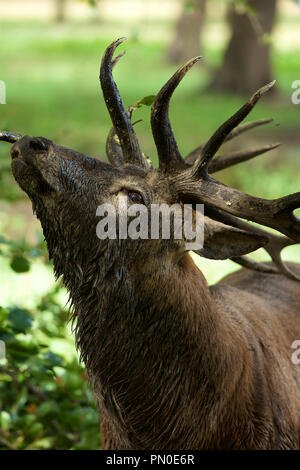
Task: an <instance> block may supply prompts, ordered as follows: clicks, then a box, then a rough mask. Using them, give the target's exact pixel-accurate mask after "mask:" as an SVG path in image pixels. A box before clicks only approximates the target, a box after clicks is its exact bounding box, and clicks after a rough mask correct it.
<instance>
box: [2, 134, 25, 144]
mask: <svg viewBox="0 0 300 470" xmlns="http://www.w3.org/2000/svg"><path fill="white" fill-rule="evenodd" d="M22 137H23V136H22V135H21V134H12V133H11V132H6V131H0V140H1V141H3V142H8V143H10V144H14V143H15V142H17V140H19V139H21V138H22Z"/></svg>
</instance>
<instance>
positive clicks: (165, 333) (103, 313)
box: [71, 254, 231, 449]
mask: <svg viewBox="0 0 300 470" xmlns="http://www.w3.org/2000/svg"><path fill="white" fill-rule="evenodd" d="M110 259H111V257H110ZM117 259H119V258H117V257H116V258H115V260H116V261H115V262H112V263H111V267H110V269H107V270H106V271H105V273H102V274H101V276H100V275H99V276H98V278H97V277H96V278H95V277H93V276H92V275H91V273H86V275H85V276H84V278H85V279H86V281H85V282H84V283H82V284H81V285H80V286H77V288H76V289H75V290H74V291H73V292H72V291H71V298H72V302H73V306H74V314H75V317H76V340H77V343H78V346H79V349H80V351H81V359H82V360H83V361H84V363H85V365H86V368H87V371H88V375H89V378H90V380H91V383H92V386H93V388H94V391H95V395H96V397H97V400H98V401H99V404H100V407H101V409H105V412H106V413H107V414H108V415H109V422H110V426H112V427H114V435H115V436H119V442H118V448H131V446H133V448H143V449H145V448H156V447H155V445H158V442H160V443H161V442H162V440H161V439H162V433H166V439H165V442H166V445H167V446H169V447H168V448H172V438H173V437H174V438H175V436H176V435H177V437H176V439H177V440H176V442H177V444H176V445H178V436H179V435H180V434H182V435H184V433H189V432H190V430H191V422H193V420H194V414H195V409H197V408H199V410H197V420H198V421H197V423H195V426H196V428H197V429H198V428H199V419H200V418H201V415H203V418H204V417H205V416H207V409H206V407H207V406H209V403H212V402H213V401H214V400H216V397H217V395H218V394H219V393H220V384H221V383H222V385H223V382H224V376H225V375H226V371H225V370H224V367H225V368H226V365H225V366H224V362H223V361H222V360H220V358H224V357H228V354H227V353H226V354H224V350H223V349H222V348H223V347H225V348H226V347H228V346H226V344H227V345H228V344H231V341H230V338H228V337H227V336H226V325H225V324H224V320H223V319H222V316H221V315H220V314H219V313H218V310H217V309H216V308H215V306H214V303H213V300H212V299H211V297H210V293H209V289H208V286H207V284H206V281H205V279H204V277H203V275H202V274H201V272H200V271H199V270H198V268H197V267H196V266H195V265H194V263H193V261H192V260H191V258H190V256H189V255H187V254H186V255H184V257H183V258H182V259H181V261H180V262H179V263H177V264H176V265H175V266H174V265H173V266H172V269H171V266H167V265H166V264H165V265H164V271H162V265H163V263H161V262H160V263H159V269H158V266H157V269H156V266H155V265H154V266H153V265H152V266H151V267H150V264H151V263H143V266H148V267H145V268H144V270H142V266H137V265H136V264H133V267H130V266H128V265H127V266H126V265H125V264H123V265H121V264H120V263H118V262H117ZM98 269H99V268H98ZM95 275H96V274H95ZM88 279H89V281H87V280H88ZM227 372H228V371H227ZM187 395H188V396H189V400H187V399H186V397H187ZM191 410H193V411H191ZM190 413H192V414H190ZM170 417H171V418H170ZM145 420H146V421H147V424H146V425H145ZM125 423H126V424H125ZM177 428H178V429H177ZM175 429H177V430H178V432H175ZM196 432H198V431H196V430H195V433H196ZM183 441H185V442H186V437H185V438H184V439H183Z"/></svg>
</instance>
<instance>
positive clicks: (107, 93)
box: [100, 38, 147, 167]
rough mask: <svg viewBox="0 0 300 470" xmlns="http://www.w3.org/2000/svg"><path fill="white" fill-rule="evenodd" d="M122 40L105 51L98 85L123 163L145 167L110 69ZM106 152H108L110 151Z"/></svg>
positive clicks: (115, 42) (118, 40)
mask: <svg viewBox="0 0 300 470" xmlns="http://www.w3.org/2000/svg"><path fill="white" fill-rule="evenodd" d="M124 40H125V38H120V39H117V40H116V41H114V42H113V43H112V44H110V46H108V48H107V49H106V51H105V53H104V56H103V59H102V63H101V68H100V83H101V87H102V91H103V96H104V99H105V103H106V106H107V109H108V112H109V114H110V117H111V120H112V123H113V125H114V128H115V130H116V133H117V136H118V139H119V142H120V145H121V148H122V152H123V155H124V162H127V163H134V164H137V165H140V166H143V167H147V163H146V162H145V159H144V157H143V155H142V152H141V150H140V147H139V143H138V140H137V137H136V134H135V132H134V129H133V126H132V124H131V121H130V118H129V116H128V114H127V111H126V110H125V108H124V105H123V102H122V100H121V98H120V95H119V92H118V89H117V86H116V83H115V81H114V79H113V76H112V67H113V65H114V64H115V63H116V61H117V60H119V58H120V56H121V55H119V56H118V57H117V58H116V59H115V60H113V59H112V58H113V54H114V52H115V50H116V48H117V47H118V46H119V45H120V44H121V43H122V42H123V41H124ZM108 150H109V152H110V149H108Z"/></svg>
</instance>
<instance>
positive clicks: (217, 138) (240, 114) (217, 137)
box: [193, 80, 275, 175]
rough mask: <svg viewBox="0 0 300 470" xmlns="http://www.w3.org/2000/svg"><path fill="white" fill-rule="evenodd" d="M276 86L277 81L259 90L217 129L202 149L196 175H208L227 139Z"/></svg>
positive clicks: (195, 171) (197, 162)
mask: <svg viewBox="0 0 300 470" xmlns="http://www.w3.org/2000/svg"><path fill="white" fill-rule="evenodd" d="M274 84H275V80H274V81H273V82H271V83H269V84H268V85H265V86H263V87H262V88H260V89H259V90H257V91H256V92H255V93H254V94H253V95H252V96H251V98H250V99H249V100H248V101H247V103H246V104H244V105H243V106H242V107H241V108H240V109H239V110H238V111H237V112H236V113H235V114H234V115H233V116H231V117H230V118H229V119H228V120H227V121H225V122H224V123H223V124H222V125H221V126H220V127H219V129H217V131H216V132H215V133H214V134H213V136H212V137H211V138H210V139H209V140H208V141H207V142H206V144H205V145H204V147H203V148H202V150H201V153H200V155H199V157H198V159H197V160H196V162H195V164H194V168H193V171H194V174H199V175H203V173H207V168H208V164H209V162H210V160H211V159H212V158H213V157H214V155H215V154H216V153H217V151H218V150H219V148H220V147H221V145H222V144H223V142H224V141H225V139H226V137H227V136H228V135H229V134H230V132H231V131H232V130H233V129H234V128H235V127H236V126H237V125H238V124H240V122H242V121H243V119H245V117H246V116H247V115H248V114H249V113H250V111H251V110H252V109H253V108H254V106H255V105H256V103H257V102H258V100H259V99H260V98H261V96H262V95H264V94H265V93H266V92H267V91H269V90H270V89H271V88H272V87H273V85H274Z"/></svg>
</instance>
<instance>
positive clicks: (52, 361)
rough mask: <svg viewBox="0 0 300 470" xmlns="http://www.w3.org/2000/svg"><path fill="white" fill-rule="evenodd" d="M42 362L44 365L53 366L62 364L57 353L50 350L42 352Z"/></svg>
mask: <svg viewBox="0 0 300 470" xmlns="http://www.w3.org/2000/svg"><path fill="white" fill-rule="evenodd" d="M43 364H44V366H45V367H51V368H52V367H55V366H62V365H63V361H62V359H61V357H59V356H58V355H57V354H54V353H53V352H51V351H47V352H46V353H45V354H44V357H43Z"/></svg>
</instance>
